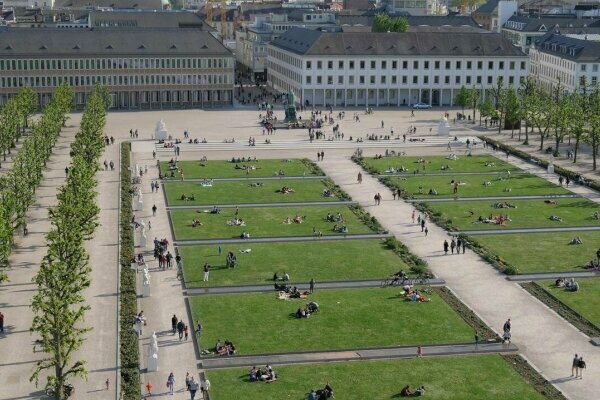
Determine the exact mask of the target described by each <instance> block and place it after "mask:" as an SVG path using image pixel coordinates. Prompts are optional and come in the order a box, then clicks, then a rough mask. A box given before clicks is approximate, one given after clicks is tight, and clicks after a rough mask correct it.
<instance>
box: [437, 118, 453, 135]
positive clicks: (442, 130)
mask: <svg viewBox="0 0 600 400" xmlns="http://www.w3.org/2000/svg"><path fill="white" fill-rule="evenodd" d="M438 136H450V124H449V123H448V118H446V117H445V116H444V117H442V119H441V120H440V123H439V124H438Z"/></svg>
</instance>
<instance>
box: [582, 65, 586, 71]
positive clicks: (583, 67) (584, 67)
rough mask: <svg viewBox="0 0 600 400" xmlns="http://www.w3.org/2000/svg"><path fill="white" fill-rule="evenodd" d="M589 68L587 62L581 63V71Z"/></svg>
mask: <svg viewBox="0 0 600 400" xmlns="http://www.w3.org/2000/svg"><path fill="white" fill-rule="evenodd" d="M586 70H587V64H581V72H585V71H586Z"/></svg>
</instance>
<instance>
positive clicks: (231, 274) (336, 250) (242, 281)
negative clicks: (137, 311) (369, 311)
mask: <svg viewBox="0 0 600 400" xmlns="http://www.w3.org/2000/svg"><path fill="white" fill-rule="evenodd" d="M247 248H251V249H252V252H251V253H240V252H239V250H243V249H247ZM217 249H218V247H217V246H182V247H180V248H179V253H180V254H181V257H182V258H183V265H184V270H183V272H184V277H185V282H186V285H187V286H188V287H198V286H235V285H253V284H266V283H269V284H270V283H273V281H272V277H273V274H274V273H275V272H278V273H279V274H280V275H281V274H282V273H283V272H287V273H288V274H289V275H290V280H291V282H302V283H307V282H308V281H309V280H310V279H311V278H315V280H316V281H317V282H326V281H347V280H364V279H382V278H384V277H387V276H389V275H390V274H391V273H393V272H396V271H398V270H400V269H404V270H405V271H408V267H407V266H406V265H405V264H404V263H403V262H402V261H401V260H400V258H399V257H398V256H397V255H396V254H394V253H393V252H392V251H390V250H388V249H387V247H386V246H385V245H384V244H383V243H382V241H381V240H378V239H373V240H343V241H342V240H335V241H314V242H310V243H306V242H298V243H295V242H291V243H253V244H251V245H247V244H245V243H242V244H231V245H223V254H222V255H221V256H220V257H219V255H218V250H217ZM228 251H233V252H234V253H235V254H236V255H237V259H238V265H237V266H236V267H235V268H226V264H225V256H226V254H227V252H228ZM205 262H208V263H209V264H210V265H211V267H212V271H211V273H210V281H209V282H207V283H204V284H203V283H202V275H203V271H202V265H204V263H205Z"/></svg>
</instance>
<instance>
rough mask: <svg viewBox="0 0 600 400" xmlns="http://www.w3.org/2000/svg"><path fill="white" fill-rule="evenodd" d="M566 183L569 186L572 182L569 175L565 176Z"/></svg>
mask: <svg viewBox="0 0 600 400" xmlns="http://www.w3.org/2000/svg"><path fill="white" fill-rule="evenodd" d="M565 183H566V184H567V187H569V183H571V180H570V179H569V177H568V176H567V177H566V178H565Z"/></svg>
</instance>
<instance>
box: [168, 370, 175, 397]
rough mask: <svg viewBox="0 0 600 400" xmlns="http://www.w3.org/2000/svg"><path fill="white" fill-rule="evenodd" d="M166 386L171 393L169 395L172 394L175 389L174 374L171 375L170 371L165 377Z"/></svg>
mask: <svg viewBox="0 0 600 400" xmlns="http://www.w3.org/2000/svg"><path fill="white" fill-rule="evenodd" d="M167 388H168V389H169V393H171V396H173V395H174V394H175V393H174V390H175V375H173V373H172V372H171V373H170V374H169V377H168V378H167Z"/></svg>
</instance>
